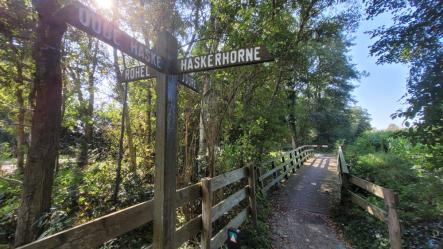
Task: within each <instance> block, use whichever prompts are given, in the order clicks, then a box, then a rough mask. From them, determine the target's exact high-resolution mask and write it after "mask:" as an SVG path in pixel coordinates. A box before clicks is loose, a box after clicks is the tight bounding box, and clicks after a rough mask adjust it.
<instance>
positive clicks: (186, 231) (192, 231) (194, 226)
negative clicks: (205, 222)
mask: <svg viewBox="0 0 443 249" xmlns="http://www.w3.org/2000/svg"><path fill="white" fill-rule="evenodd" d="M201 229H202V216H201V215H199V216H197V217H195V218H194V219H192V220H190V221H188V222H187V223H186V224H184V225H183V226H181V227H180V228H178V229H177V231H176V232H175V247H176V248H179V247H180V246H181V245H182V244H183V243H185V242H186V241H188V240H190V239H192V238H193V237H195V236H196V235H197V234H198V233H199V232H200V230H201Z"/></svg>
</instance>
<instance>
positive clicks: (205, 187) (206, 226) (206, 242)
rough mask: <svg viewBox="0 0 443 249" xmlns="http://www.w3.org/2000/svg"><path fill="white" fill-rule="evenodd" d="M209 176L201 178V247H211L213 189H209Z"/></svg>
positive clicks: (203, 248) (206, 248)
mask: <svg viewBox="0 0 443 249" xmlns="http://www.w3.org/2000/svg"><path fill="white" fill-rule="evenodd" d="M211 187H212V186H211V178H209V177H206V178H203V179H202V194H203V197H202V235H201V243H200V246H201V248H202V249H210V248H211V237H212V220H211V217H212V214H211V213H212V201H213V196H214V194H213V191H212V189H211Z"/></svg>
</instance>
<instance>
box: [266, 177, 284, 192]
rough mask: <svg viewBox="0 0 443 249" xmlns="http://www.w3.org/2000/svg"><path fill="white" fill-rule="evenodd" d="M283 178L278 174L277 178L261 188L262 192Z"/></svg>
mask: <svg viewBox="0 0 443 249" xmlns="http://www.w3.org/2000/svg"><path fill="white" fill-rule="evenodd" d="M282 179H283V175H280V176H278V177H277V178H275V179H274V180H272V182H270V183H269V184H268V185H266V187H264V188H263V190H262V191H263V192H268V190H269V189H270V188H271V187H272V186H274V185H275V184H277V183H278V182H280V181H281V180H282Z"/></svg>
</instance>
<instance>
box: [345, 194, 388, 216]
mask: <svg viewBox="0 0 443 249" xmlns="http://www.w3.org/2000/svg"><path fill="white" fill-rule="evenodd" d="M348 193H349V194H350V195H351V201H352V202H353V203H355V204H357V205H358V206H360V207H361V208H363V209H364V210H366V212H368V213H369V214H371V215H372V216H374V217H376V218H377V219H379V220H381V221H383V222H385V221H386V212H385V211H384V210H382V209H380V208H379V207H377V206H375V205H374V204H371V203H369V202H368V201H367V200H365V199H364V198H362V197H360V196H359V195H357V194H355V193H354V192H352V191H350V190H348Z"/></svg>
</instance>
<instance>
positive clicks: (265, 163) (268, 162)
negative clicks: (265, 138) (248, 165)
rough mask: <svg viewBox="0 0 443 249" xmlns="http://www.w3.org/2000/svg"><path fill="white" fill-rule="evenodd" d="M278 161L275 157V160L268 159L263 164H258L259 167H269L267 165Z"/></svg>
mask: <svg viewBox="0 0 443 249" xmlns="http://www.w3.org/2000/svg"><path fill="white" fill-rule="evenodd" d="M278 160H279V158H278V157H276V158H272V159H269V160H267V161H264V162H262V163H260V165H261V166H266V165H269V164H271V163H272V162H275V161H278Z"/></svg>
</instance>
